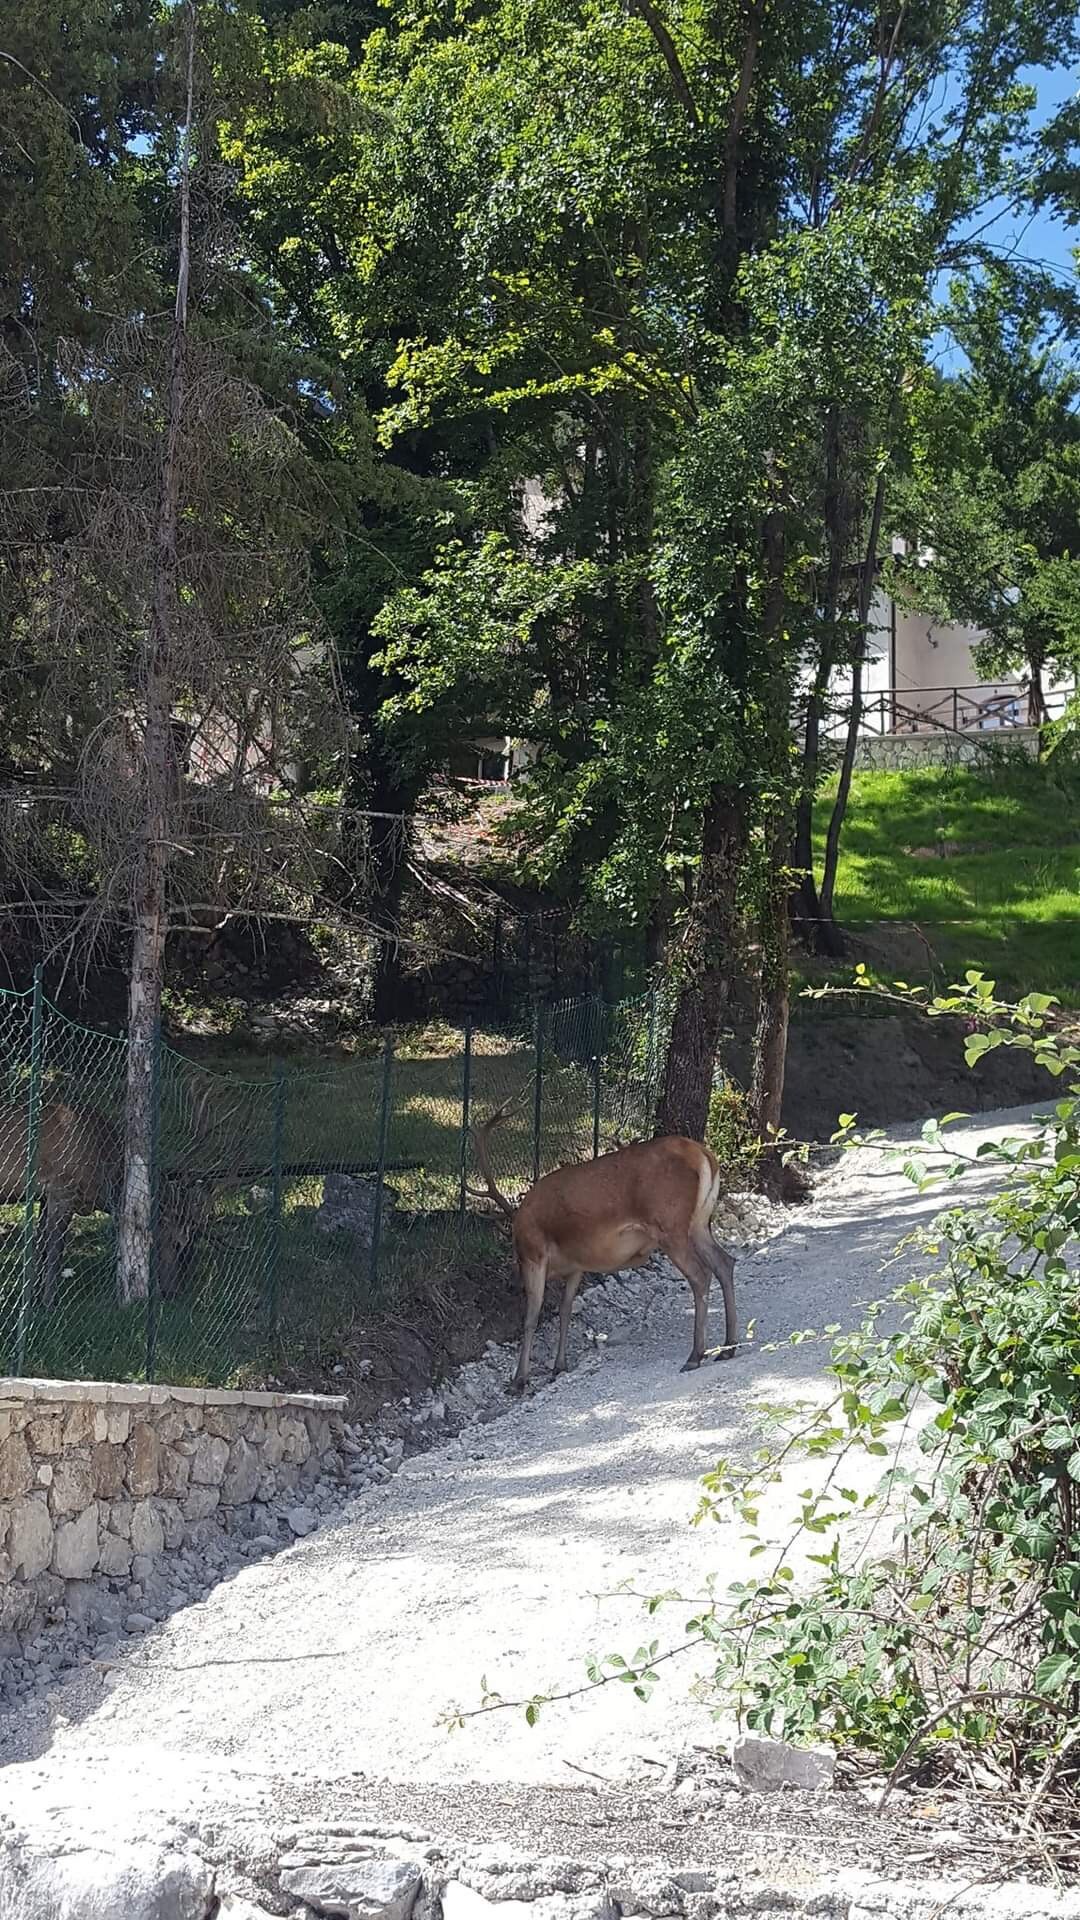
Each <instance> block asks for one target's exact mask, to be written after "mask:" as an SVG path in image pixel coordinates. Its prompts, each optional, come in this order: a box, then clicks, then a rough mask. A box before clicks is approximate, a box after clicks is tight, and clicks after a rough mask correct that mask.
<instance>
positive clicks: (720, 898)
mask: <svg viewBox="0 0 1080 1920" xmlns="http://www.w3.org/2000/svg"><path fill="white" fill-rule="evenodd" d="M745 848H746V811H745V803H744V799H743V795H742V793H741V792H740V791H738V790H737V789H733V788H730V787H718V788H715V789H714V791H713V793H712V795H711V797H710V799H709V802H708V805H707V807H706V809H705V817H704V821H703V823H702V836H701V870H700V872H699V875H698V882H697V886H696V888H695V890H694V898H693V901H692V903H691V906H690V912H689V916H688V921H687V926H686V931H685V934H684V936H683V979H682V984H681V986H680V988H679V995H678V999H677V1000H676V1003H675V1014H674V1018H673V1020H672V1026H671V1038H670V1040H669V1042H668V1051H667V1060H666V1062H665V1066H664V1084H663V1087H662V1089H661V1094H660V1101H659V1105H658V1107H657V1112H656V1126H655V1131H656V1133H658V1134H663V1133H677V1134H685V1135H686V1136H687V1137H688V1138H689V1139H691V1140H702V1139H704V1136H705V1126H706V1122H707V1120H708V1117H709V1101H710V1098H711V1097H712V1086H713V1070H714V1068H715V1064H716V1051H717V1047H718V1046H719V1043H720V1029H721V1026H722V1023H723V1018H724V1014H725V1011H726V1009H727V1003H728V995H729V993H730V990H731V974H732V968H733V966H734V962H735V953H736V948H737V941H738V920H737V916H736V911H735V888H736V885H737V882H738V877H739V870H740V867H741V865H742V859H743V854H744V852H745Z"/></svg>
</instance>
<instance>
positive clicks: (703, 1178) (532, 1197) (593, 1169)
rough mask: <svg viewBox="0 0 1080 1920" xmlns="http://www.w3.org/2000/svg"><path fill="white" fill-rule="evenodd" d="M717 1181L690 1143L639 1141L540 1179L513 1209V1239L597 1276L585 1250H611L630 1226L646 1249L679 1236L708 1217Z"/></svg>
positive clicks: (709, 1158) (710, 1162) (709, 1162)
mask: <svg viewBox="0 0 1080 1920" xmlns="http://www.w3.org/2000/svg"><path fill="white" fill-rule="evenodd" d="M718 1177H719V1166H718V1162H717V1160H716V1157H715V1155H714V1154H713V1153H712V1152H711V1151H710V1149H709V1148H708V1147H704V1146H702V1145H700V1143H699V1142H698V1141H696V1140H684V1139H681V1138H678V1137H674V1136H673V1137H670V1138H664V1139H659V1140H642V1141H638V1142H636V1143H635V1144H634V1145H633V1146H629V1147H620V1148H618V1149H617V1150H616V1151H615V1152H614V1153H606V1154H603V1155H601V1157H600V1159H598V1160H586V1161H582V1162H579V1163H578V1164H576V1165H573V1166H568V1167H557V1168H556V1169H555V1171H554V1173H549V1174H545V1175H544V1178H543V1179H542V1180H538V1181H537V1183H536V1185H535V1186H534V1187H533V1188H532V1189H531V1190H530V1191H529V1192H528V1193H527V1194H526V1196H525V1198H524V1200H523V1201H522V1202H521V1205H520V1207H519V1208H518V1210H517V1214H516V1215H515V1219H514V1238H515V1241H516V1242H517V1243H518V1246H519V1249H520V1250H522V1251H525V1250H529V1251H532V1250H535V1249H536V1248H537V1247H538V1245H539V1243H540V1242H541V1241H544V1242H546V1243H548V1244H549V1245H552V1246H556V1247H559V1248H560V1249H562V1250H563V1251H565V1252H566V1253H567V1254H568V1255H570V1256H572V1257H573V1258H574V1260H575V1263H576V1257H577V1255H578V1254H579V1253H580V1255H581V1261H582V1264H584V1265H585V1266H587V1267H592V1266H593V1265H594V1264H595V1266H596V1268H597V1270H600V1267H601V1262H600V1260H599V1259H597V1260H596V1261H595V1263H594V1261H593V1260H592V1259H590V1258H589V1257H588V1254H589V1248H590V1245H591V1244H596V1243H605V1244H611V1245H612V1246H615V1245H618V1244H620V1243H621V1241H622V1237H623V1233H624V1230H626V1229H628V1228H630V1227H634V1228H640V1229H641V1231H642V1234H643V1235H644V1239H645V1240H648V1241H649V1242H651V1243H652V1244H658V1243H659V1242H660V1241H662V1240H663V1239H665V1238H667V1237H668V1235H669V1234H679V1233H681V1232H685V1230H686V1228H687V1226H688V1225H689V1223H690V1221H691V1220H692V1219H694V1218H695V1217H700V1215H701V1214H702V1213H703V1212H704V1213H706V1215H707V1214H709V1213H711V1209H712V1205H714V1204H715V1198H716V1187H717V1182H718Z"/></svg>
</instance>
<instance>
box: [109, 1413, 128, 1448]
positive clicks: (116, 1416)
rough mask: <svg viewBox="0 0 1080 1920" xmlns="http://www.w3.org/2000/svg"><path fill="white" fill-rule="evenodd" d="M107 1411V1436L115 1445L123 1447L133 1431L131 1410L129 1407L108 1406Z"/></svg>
mask: <svg viewBox="0 0 1080 1920" xmlns="http://www.w3.org/2000/svg"><path fill="white" fill-rule="evenodd" d="M105 1413H106V1420H107V1424H108V1434H107V1436H106V1437H107V1438H108V1439H109V1440H110V1441H111V1443H112V1445H113V1446H114V1447H122V1446H123V1445H124V1443H125V1441H126V1440H127V1437H128V1434H129V1433H130V1432H131V1410H130V1408H128V1407H107V1408H106V1409H105Z"/></svg>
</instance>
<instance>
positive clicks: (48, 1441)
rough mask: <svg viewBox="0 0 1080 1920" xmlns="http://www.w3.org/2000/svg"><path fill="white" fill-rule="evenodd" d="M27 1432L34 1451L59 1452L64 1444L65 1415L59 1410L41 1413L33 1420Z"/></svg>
mask: <svg viewBox="0 0 1080 1920" xmlns="http://www.w3.org/2000/svg"><path fill="white" fill-rule="evenodd" d="M27 1432H28V1433H29V1435H30V1446H31V1448H32V1450H33V1452H34V1453H59V1451H60V1449H61V1447H62V1446H63V1444H64V1420H63V1415H62V1414H61V1413H60V1412H59V1411H57V1412H56V1413H42V1414H39V1415H38V1418H37V1419H36V1420H31V1422H30V1425H29V1427H28V1428H27Z"/></svg>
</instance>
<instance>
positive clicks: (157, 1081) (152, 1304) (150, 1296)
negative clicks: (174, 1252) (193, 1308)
mask: <svg viewBox="0 0 1080 1920" xmlns="http://www.w3.org/2000/svg"><path fill="white" fill-rule="evenodd" d="M160 1142H161V1021H160V1020H159V1021H158V1022H157V1023H156V1025H155V1027H154V1045H153V1051H152V1053H151V1055H150V1275H149V1285H148V1287H147V1293H146V1378H147V1380H148V1381H149V1380H152V1379H153V1377H154V1365H155V1361H156V1358H157V1339H158V1320H159V1317H160V1303H161V1295H160V1291H159V1288H158V1251H159V1239H160V1236H159V1231H158V1230H159V1227H160V1224H161V1154H160V1153H159V1151H158V1148H159V1145H160Z"/></svg>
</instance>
